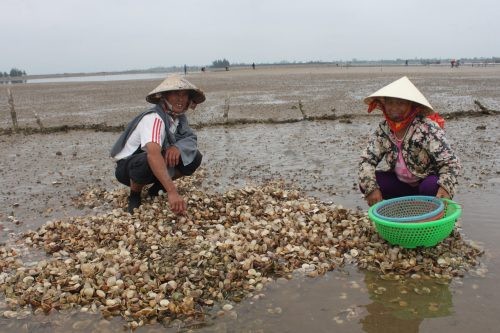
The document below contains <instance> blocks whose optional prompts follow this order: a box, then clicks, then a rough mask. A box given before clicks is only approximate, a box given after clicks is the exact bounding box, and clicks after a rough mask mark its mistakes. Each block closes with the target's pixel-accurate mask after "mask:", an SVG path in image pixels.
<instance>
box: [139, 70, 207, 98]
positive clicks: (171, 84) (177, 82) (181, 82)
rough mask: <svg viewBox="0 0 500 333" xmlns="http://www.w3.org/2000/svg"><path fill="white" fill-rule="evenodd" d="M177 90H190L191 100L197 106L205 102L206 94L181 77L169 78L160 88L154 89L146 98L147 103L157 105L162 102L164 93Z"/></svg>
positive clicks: (173, 76) (172, 76)
mask: <svg viewBox="0 0 500 333" xmlns="http://www.w3.org/2000/svg"><path fill="white" fill-rule="evenodd" d="M175 90H189V91H190V97H191V100H192V101H193V102H195V103H196V104H200V103H203V102H204V101H205V94H204V93H203V91H201V90H200V89H198V88H197V87H196V86H195V85H194V84H192V83H191V82H189V81H188V80H186V79H185V78H183V77H181V76H179V75H171V76H168V77H167V78H166V79H165V80H163V82H162V83H160V85H159V86H158V87H156V88H155V89H153V91H151V92H150V93H149V94H148V95H147V96H146V101H148V102H149V103H153V104H157V103H158V102H159V101H160V98H161V94H162V93H165V92H167V91H175Z"/></svg>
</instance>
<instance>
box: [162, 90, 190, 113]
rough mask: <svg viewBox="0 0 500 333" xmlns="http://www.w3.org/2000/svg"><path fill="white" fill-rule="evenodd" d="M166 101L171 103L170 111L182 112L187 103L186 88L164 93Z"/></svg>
mask: <svg viewBox="0 0 500 333" xmlns="http://www.w3.org/2000/svg"><path fill="white" fill-rule="evenodd" d="M165 98H166V99H167V102H168V103H170V105H172V112H174V113H182V112H184V111H185V110H186V109H187V107H188V105H189V92H188V91H187V90H175V91H169V92H167V93H166V94H165Z"/></svg>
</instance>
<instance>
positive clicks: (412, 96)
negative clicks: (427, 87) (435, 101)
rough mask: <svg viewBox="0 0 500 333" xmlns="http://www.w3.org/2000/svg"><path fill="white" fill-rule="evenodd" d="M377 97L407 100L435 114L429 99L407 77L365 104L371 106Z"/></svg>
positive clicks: (386, 88) (372, 96)
mask: <svg viewBox="0 0 500 333" xmlns="http://www.w3.org/2000/svg"><path fill="white" fill-rule="evenodd" d="M377 97H394V98H401V99H406V100H408V101H412V102H415V103H418V104H420V105H422V106H423V107H424V109H425V111H424V113H425V114H426V115H430V114H433V113H434V108H433V107H432V106H431V104H430V103H429V101H427V98H425V96H424V95H422V93H421V92H420V90H418V89H417V87H415V85H414V84H413V83H412V82H411V81H410V80H409V79H408V78H407V77H406V76H403V77H402V78H400V79H399V80H396V81H394V82H392V83H390V84H388V85H386V86H385V87H383V88H382V89H380V90H378V91H376V92H374V93H373V94H371V95H370V96H368V97H366V98H365V99H364V102H365V103H366V104H368V105H370V103H371V102H373V100H375V99H377Z"/></svg>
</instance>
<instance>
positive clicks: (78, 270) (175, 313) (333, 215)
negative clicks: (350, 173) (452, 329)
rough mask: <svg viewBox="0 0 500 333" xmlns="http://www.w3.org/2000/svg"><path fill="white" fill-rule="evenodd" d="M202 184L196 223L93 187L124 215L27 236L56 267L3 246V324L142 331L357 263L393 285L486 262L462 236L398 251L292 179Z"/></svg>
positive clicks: (357, 216)
mask: <svg viewBox="0 0 500 333" xmlns="http://www.w3.org/2000/svg"><path fill="white" fill-rule="evenodd" d="M199 180H200V179H199V177H198V178H197V177H191V178H190V179H188V180H180V181H179V185H178V186H179V189H180V191H181V193H182V195H183V196H184V197H185V198H186V199H187V201H188V213H187V215H186V216H176V215H174V214H172V213H171V212H170V210H169V208H168V204H167V200H166V198H165V197H164V196H160V197H157V198H155V199H154V200H151V199H146V200H145V202H144V204H143V205H142V206H141V207H140V209H138V210H137V211H136V212H135V213H134V214H133V215H130V214H128V213H126V212H125V211H124V210H123V209H122V208H121V207H125V206H126V196H127V194H126V191H125V190H124V189H123V190H119V191H115V192H106V191H104V190H98V189H94V190H91V191H89V192H88V193H86V194H84V195H82V197H81V198H80V199H78V200H80V201H79V202H77V204H79V205H88V206H93V205H96V203H97V202H101V204H102V202H107V203H108V204H109V205H111V206H114V207H116V208H115V209H113V210H112V211H109V212H108V213H106V214H102V215H98V216H85V217H75V218H69V219H64V220H57V221H49V222H47V223H46V224H45V225H44V226H42V227H41V228H39V229H38V230H37V231H34V232H28V233H26V234H25V235H24V238H23V240H22V243H23V244H25V246H33V247H38V248H43V250H44V251H45V252H46V253H47V255H49V256H50V257H49V258H48V259H46V260H43V261H40V262H38V263H37V264H35V265H32V266H29V267H28V265H27V264H25V263H23V262H22V260H21V259H20V258H19V256H18V253H17V252H16V250H14V249H12V248H9V247H0V291H1V292H2V293H3V294H4V295H5V297H6V299H9V300H12V301H10V302H9V303H8V309H6V310H7V311H4V312H3V316H4V317H9V318H14V317H18V316H19V315H20V314H21V313H24V312H23V311H26V309H29V308H30V307H31V308H32V309H33V310H34V311H35V312H36V311H43V312H46V313H48V312H50V311H51V310H53V309H56V310H63V309H69V308H77V309H82V311H95V310H99V311H100V312H101V313H102V314H103V315H104V316H105V317H107V316H122V317H124V318H125V319H126V320H127V321H128V322H129V326H130V327H131V328H136V327H138V326H141V325H143V324H145V323H148V322H150V321H155V322H162V323H168V322H170V321H171V320H173V319H176V318H181V319H184V320H191V319H197V320H199V319H203V314H204V313H205V312H206V307H212V306H214V307H218V308H219V309H220V308H222V309H224V310H227V311H228V310H231V309H232V305H231V304H229V303H228V301H231V302H238V301H240V300H241V299H243V298H244V297H246V296H249V295H253V293H258V292H259V290H261V289H262V288H263V286H264V285H265V284H266V283H267V282H269V281H272V280H274V279H277V278H279V277H286V278H289V277H291V273H292V272H294V271H301V272H303V273H304V274H306V275H308V276H311V277H314V276H318V275H322V274H324V273H325V272H327V271H329V270H332V269H334V268H335V267H337V266H339V265H344V264H346V263H352V264H354V265H357V266H359V267H360V268H364V269H368V270H372V271H377V272H379V273H380V274H381V276H382V277H383V278H385V279H403V278H408V277H412V278H415V277H416V276H417V275H418V276H421V275H425V276H430V277H437V278H445V279H446V278H448V279H450V278H452V277H454V276H460V275H463V274H464V273H465V272H466V271H467V270H469V269H470V267H472V266H474V265H476V264H477V257H478V256H479V255H480V254H481V253H482V251H481V250H480V249H478V248H476V247H474V246H471V245H469V244H468V243H466V242H464V240H463V239H462V237H461V235H460V233H459V232H457V231H454V232H453V233H452V235H450V237H449V238H447V239H445V240H444V241H443V242H442V243H440V244H439V245H437V246H436V247H433V248H426V249H416V250H408V249H402V248H399V247H393V246H390V245H389V244H387V243H386V242H385V241H383V240H382V239H380V238H379V236H378V234H377V232H376V231H375V229H374V227H373V225H372V224H371V222H370V221H369V220H368V217H367V215H366V214H365V213H361V212H354V211H350V210H348V209H345V208H343V207H341V206H336V205H332V204H324V203H322V202H319V201H318V200H316V199H313V198H305V197H303V195H302V193H301V192H300V191H298V190H296V189H293V188H290V187H288V186H286V185H285V184H284V183H283V182H270V183H267V184H264V185H262V186H258V187H250V186H248V187H244V188H241V189H234V190H230V191H228V192H226V193H224V194H219V193H206V192H203V191H200V190H198V188H199V187H198V186H197V185H198V183H197V182H199ZM379 292H380V293H383V292H384V290H382V289H380V290H379ZM419 292H421V293H425V292H426V291H425V290H419ZM229 307H231V309H229ZM38 309H40V310H38ZM83 309H85V310H83Z"/></svg>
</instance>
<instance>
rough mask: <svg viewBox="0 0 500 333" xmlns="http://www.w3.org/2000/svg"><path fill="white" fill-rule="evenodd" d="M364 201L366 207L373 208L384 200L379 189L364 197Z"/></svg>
mask: <svg viewBox="0 0 500 333" xmlns="http://www.w3.org/2000/svg"><path fill="white" fill-rule="evenodd" d="M365 199H366V202H368V206H373V205H374V204H376V203H377V202H380V201H382V200H384V198H382V192H380V190H379V189H376V190H373V191H372V192H371V193H370V194H368V195H367V196H366V198H365Z"/></svg>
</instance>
